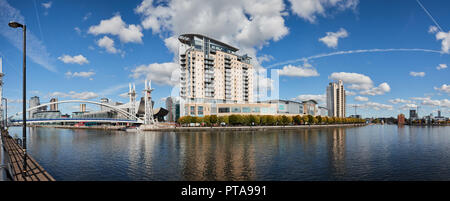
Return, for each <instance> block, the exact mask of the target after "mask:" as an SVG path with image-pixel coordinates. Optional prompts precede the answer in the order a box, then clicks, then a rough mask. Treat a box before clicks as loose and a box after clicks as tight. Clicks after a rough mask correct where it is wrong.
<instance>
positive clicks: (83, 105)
mask: <svg viewBox="0 0 450 201" xmlns="http://www.w3.org/2000/svg"><path fill="white" fill-rule="evenodd" d="M80 111H81V112H86V104H80Z"/></svg>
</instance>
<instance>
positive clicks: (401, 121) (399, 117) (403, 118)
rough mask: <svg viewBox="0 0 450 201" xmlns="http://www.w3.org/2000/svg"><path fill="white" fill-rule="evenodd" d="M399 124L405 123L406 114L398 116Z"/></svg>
mask: <svg viewBox="0 0 450 201" xmlns="http://www.w3.org/2000/svg"><path fill="white" fill-rule="evenodd" d="M397 124H398V125H404V124H405V115H404V114H399V115H398V116H397Z"/></svg>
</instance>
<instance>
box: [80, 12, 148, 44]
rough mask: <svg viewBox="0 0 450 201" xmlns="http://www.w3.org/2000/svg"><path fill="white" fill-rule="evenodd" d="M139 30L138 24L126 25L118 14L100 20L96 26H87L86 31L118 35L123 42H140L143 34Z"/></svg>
mask: <svg viewBox="0 0 450 201" xmlns="http://www.w3.org/2000/svg"><path fill="white" fill-rule="evenodd" d="M141 30H142V28H141V26H140V25H134V24H130V25H127V24H126V23H125V22H124V21H123V20H122V17H121V16H120V15H115V16H114V17H112V18H111V19H107V20H102V21H100V24H99V25H97V26H91V27H89V31H88V33H90V34H94V35H99V34H111V35H116V36H119V39H120V41H121V42H123V43H129V42H132V43H142V37H143V36H144V34H142V32H141Z"/></svg>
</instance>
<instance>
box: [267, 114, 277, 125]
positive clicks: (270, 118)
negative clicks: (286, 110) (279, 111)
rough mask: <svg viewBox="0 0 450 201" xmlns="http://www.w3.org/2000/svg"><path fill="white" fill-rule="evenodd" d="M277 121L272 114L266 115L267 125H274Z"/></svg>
mask: <svg viewBox="0 0 450 201" xmlns="http://www.w3.org/2000/svg"><path fill="white" fill-rule="evenodd" d="M276 123H277V119H276V118H275V116H272V115H267V125H271V126H273V125H275V124H276Z"/></svg>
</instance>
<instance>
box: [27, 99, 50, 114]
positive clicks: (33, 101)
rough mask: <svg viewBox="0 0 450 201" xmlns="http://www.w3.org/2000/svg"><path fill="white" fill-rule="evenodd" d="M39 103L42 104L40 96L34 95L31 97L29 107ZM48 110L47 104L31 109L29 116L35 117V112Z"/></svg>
mask: <svg viewBox="0 0 450 201" xmlns="http://www.w3.org/2000/svg"><path fill="white" fill-rule="evenodd" d="M39 105H41V102H40V100H39V97H38V96H33V97H31V98H30V102H29V108H33V107H37V106H39ZM46 110H47V106H42V107H38V108H36V109H33V110H30V111H29V112H28V116H29V117H31V118H33V115H34V113H36V112H40V111H46Z"/></svg>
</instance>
